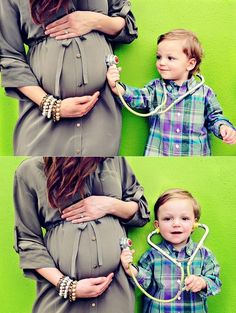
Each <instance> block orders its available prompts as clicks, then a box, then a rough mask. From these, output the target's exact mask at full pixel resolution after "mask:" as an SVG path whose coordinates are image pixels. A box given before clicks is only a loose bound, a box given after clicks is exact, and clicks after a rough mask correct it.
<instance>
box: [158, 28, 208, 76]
mask: <svg viewBox="0 0 236 313" xmlns="http://www.w3.org/2000/svg"><path fill="white" fill-rule="evenodd" d="M164 40H185V43H184V47H183V52H184V53H185V54H186V55H187V57H188V58H189V59H191V58H194V59H195V60H196V65H195V67H194V68H193V69H192V70H191V71H190V72H189V75H190V77H191V76H192V75H193V74H196V73H198V72H200V64H201V61H202V57H203V50H202V47H201V44H200V42H199V40H198V38H197V36H196V35H195V34H194V33H193V32H191V31H189V30H186V29H174V30H172V31H170V32H167V33H165V34H162V35H160V36H159V37H158V39H157V44H159V43H160V42H162V41H164Z"/></svg>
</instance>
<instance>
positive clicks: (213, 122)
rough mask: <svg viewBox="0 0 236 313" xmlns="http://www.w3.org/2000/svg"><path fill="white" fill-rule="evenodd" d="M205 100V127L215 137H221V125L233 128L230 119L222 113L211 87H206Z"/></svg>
mask: <svg viewBox="0 0 236 313" xmlns="http://www.w3.org/2000/svg"><path fill="white" fill-rule="evenodd" d="M205 101H206V103H205V105H206V106H205V108H206V109H205V115H206V116H205V119H206V128H207V129H208V130H209V131H212V132H213V134H214V135H215V136H216V137H218V138H220V139H222V137H221V135H220V126H221V125H227V126H229V127H231V128H233V129H235V128H234V126H233V125H232V124H231V123H230V121H229V120H228V119H227V118H226V117H225V116H224V115H223V111H222V108H221V106H220V104H219V102H218V100H217V98H216V95H215V94H214V92H213V91H212V89H211V88H208V91H207V95H206V99H205Z"/></svg>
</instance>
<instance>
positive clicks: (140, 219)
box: [119, 157, 150, 226]
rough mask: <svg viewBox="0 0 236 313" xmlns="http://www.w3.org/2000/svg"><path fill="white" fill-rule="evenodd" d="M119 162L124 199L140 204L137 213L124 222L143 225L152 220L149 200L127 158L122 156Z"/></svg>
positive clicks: (131, 224) (130, 224)
mask: <svg viewBox="0 0 236 313" xmlns="http://www.w3.org/2000/svg"><path fill="white" fill-rule="evenodd" d="M119 164H120V171H121V180H122V200H123V201H135V202H137V203H138V206H139V208H138V211H137V212H136V213H135V215H134V216H133V217H132V218H131V219H130V220H129V221H126V222H123V224H125V225H129V226H143V225H145V224H146V223H147V222H149V220H150V212H149V210H148V203H147V200H146V198H145V197H144V189H143V187H142V186H141V185H140V184H139V182H138V180H137V179H136V177H135V175H134V173H133V171H132V169H131V168H130V166H129V165H128V163H127V161H126V160H125V158H123V157H120V158H119Z"/></svg>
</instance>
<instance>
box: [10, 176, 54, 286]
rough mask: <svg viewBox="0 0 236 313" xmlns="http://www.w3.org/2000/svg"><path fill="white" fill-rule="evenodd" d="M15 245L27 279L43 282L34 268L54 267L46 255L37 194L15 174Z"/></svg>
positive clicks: (49, 257)
mask: <svg viewBox="0 0 236 313" xmlns="http://www.w3.org/2000/svg"><path fill="white" fill-rule="evenodd" d="M14 202H15V245H14V248H15V250H16V252H17V253H19V256H20V267H21V268H22V269H23V271H24V274H25V275H26V276H27V277H30V278H33V279H38V280H43V278H42V277H41V276H40V275H39V274H38V273H37V272H36V271H35V269H36V268H46V267H55V264H54V262H53V260H52V258H51V256H50V254H49V253H48V251H47V249H46V247H45V245H44V239H43V234H42V229H41V225H40V217H39V215H38V210H37V203H38V199H37V193H36V192H35V190H34V189H33V188H32V187H30V186H29V184H27V183H26V182H25V181H24V180H23V178H22V177H21V176H20V175H19V174H18V173H16V174H15V179H14Z"/></svg>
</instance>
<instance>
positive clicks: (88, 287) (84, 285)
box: [76, 273, 114, 298]
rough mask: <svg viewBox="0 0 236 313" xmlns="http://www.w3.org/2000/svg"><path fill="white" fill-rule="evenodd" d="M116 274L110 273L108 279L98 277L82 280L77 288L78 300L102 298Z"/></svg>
mask: <svg viewBox="0 0 236 313" xmlns="http://www.w3.org/2000/svg"><path fill="white" fill-rule="evenodd" d="M113 276H114V274H113V273H110V274H109V275H107V276H106V277H96V278H87V279H81V280H79V281H78V283H77V286H76V297H77V298H96V297H98V296H100V295H101V294H102V293H103V292H104V291H105V290H106V289H107V288H108V287H109V285H110V283H111V282H112V278H113Z"/></svg>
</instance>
